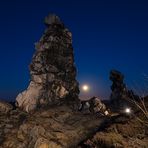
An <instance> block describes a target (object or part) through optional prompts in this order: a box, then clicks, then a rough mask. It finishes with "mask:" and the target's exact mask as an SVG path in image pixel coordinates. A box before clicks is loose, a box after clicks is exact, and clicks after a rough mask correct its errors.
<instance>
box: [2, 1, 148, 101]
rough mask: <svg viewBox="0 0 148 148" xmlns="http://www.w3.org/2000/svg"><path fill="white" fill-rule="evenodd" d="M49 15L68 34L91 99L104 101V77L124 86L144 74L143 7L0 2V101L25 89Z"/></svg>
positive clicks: (147, 16) (147, 29)
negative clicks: (122, 79) (113, 73)
mask: <svg viewBox="0 0 148 148" xmlns="http://www.w3.org/2000/svg"><path fill="white" fill-rule="evenodd" d="M49 12H54V13H56V14H57V15H59V16H60V17H61V19H62V20H63V22H64V23H65V25H66V26H67V27H68V28H69V29H70V30H71V31H72V33H73V46H74V49H75V62H76V65H77V68H78V76H77V79H78V80H79V82H80V84H81V85H82V84H83V83H87V84H89V85H90V87H91V91H90V92H91V95H100V96H101V97H104V98H106V97H108V96H109V93H110V85H111V82H110V80H109V71H110V70H111V69H117V70H120V71H121V72H123V73H124V74H125V76H126V82H127V85H128V86H131V85H133V82H135V83H141V82H142V81H141V77H142V74H143V73H146V74H148V58H147V57H148V2H146V1H142V0H139V1H136V0H134V1H130V0H128V1H125V0H117V1H114V0H108V1H106V0H73V1H72V0H71V1H70V0H62V1H61V0H13V1H12V0H5V1H4V0H3V1H0V68H1V70H0V98H5V99H14V98H15V96H16V95H17V94H18V93H19V92H20V91H22V90H24V89H25V88H26V87H27V85H28V83H29V70H28V65H29V63H30V62H31V58H32V55H33V53H34V51H35V49H34V43H35V42H36V41H38V40H39V38H40V37H41V35H42V33H43V31H44V29H45V27H44V24H43V19H44V17H45V16H46V15H47V14H48V13H49Z"/></svg>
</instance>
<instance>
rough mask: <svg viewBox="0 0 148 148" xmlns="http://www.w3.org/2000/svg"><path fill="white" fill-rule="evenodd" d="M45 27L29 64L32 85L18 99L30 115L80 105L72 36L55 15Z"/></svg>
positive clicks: (49, 17)
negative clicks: (54, 107) (39, 109)
mask: <svg viewBox="0 0 148 148" xmlns="http://www.w3.org/2000/svg"><path fill="white" fill-rule="evenodd" d="M45 25H46V26H47V29H46V30H45V32H44V34H43V36H42V37H41V39H40V40H39V42H37V43H36V45H35V46H36V52H35V54H34V56H33V59H32V62H31V64H30V74H31V82H30V84H29V86H28V88H27V90H25V91H24V92H22V93H20V94H19V95H18V96H17V98H16V105H17V106H18V107H20V108H22V109H23V110H25V111H27V112H30V111H31V110H34V109H35V108H37V106H44V105H49V104H51V105H53V104H61V103H63V102H66V103H67V102H68V103H69V102H73V103H76V102H78V94H79V88H78V82H77V81H76V68H75V65H74V55H73V47H72V34H71V32H70V31H69V30H68V29H67V28H65V26H64V24H63V23H62V22H61V20H60V18H59V17H58V16H56V15H49V16H47V17H46V18H45Z"/></svg>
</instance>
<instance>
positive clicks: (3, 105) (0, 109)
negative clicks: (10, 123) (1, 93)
mask: <svg viewBox="0 0 148 148" xmlns="http://www.w3.org/2000/svg"><path fill="white" fill-rule="evenodd" d="M12 109H13V106H12V105H11V104H9V103H7V102H5V101H1V100H0V113H4V114H7V113H8V112H10V111H11V110H12Z"/></svg>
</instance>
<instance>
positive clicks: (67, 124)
mask: <svg viewBox="0 0 148 148" xmlns="http://www.w3.org/2000/svg"><path fill="white" fill-rule="evenodd" d="M104 121H105V119H104V118H98V117H97V116H96V115H92V114H85V115H84V114H82V113H80V112H73V111H72V110H71V109H70V108H69V107H67V106H59V107H51V108H50V109H40V110H38V111H36V112H34V113H33V114H27V113H25V112H23V111H20V110H18V109H17V110H13V111H11V112H10V113H9V114H7V116H6V115H3V114H0V123H1V124H0V148H71V147H76V146H77V145H78V144H79V143H80V142H81V141H83V140H85V139H87V138H89V137H90V136H91V135H93V134H94V133H95V132H96V130H97V129H98V128H99V127H100V126H101V125H102V124H103V123H104Z"/></svg>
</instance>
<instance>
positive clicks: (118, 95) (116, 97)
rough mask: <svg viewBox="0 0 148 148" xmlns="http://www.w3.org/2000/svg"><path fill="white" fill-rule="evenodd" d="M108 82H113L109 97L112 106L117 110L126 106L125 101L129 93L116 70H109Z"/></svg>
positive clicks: (122, 76)
mask: <svg viewBox="0 0 148 148" xmlns="http://www.w3.org/2000/svg"><path fill="white" fill-rule="evenodd" d="M110 80H111V81H112V82H113V83H112V86H111V90H112V93H111V96H110V99H111V102H112V105H113V106H114V108H115V107H116V108H118V109H119V108H123V107H125V106H127V104H128V101H127V100H126V99H127V98H128V97H129V91H128V89H127V88H126V85H125V83H124V75H123V74H122V73H121V72H119V71H117V70H111V72H110Z"/></svg>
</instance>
